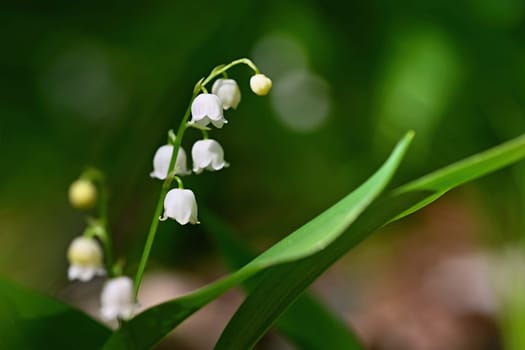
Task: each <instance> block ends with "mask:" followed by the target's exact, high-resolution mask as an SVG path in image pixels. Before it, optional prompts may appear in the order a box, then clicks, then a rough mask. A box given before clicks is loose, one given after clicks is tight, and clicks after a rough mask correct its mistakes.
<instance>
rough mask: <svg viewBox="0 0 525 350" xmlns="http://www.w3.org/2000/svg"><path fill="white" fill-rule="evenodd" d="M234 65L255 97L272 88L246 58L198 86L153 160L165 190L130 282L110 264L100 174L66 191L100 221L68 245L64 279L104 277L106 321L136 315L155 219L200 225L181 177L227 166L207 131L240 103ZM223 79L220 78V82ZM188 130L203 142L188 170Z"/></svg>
mask: <svg viewBox="0 0 525 350" xmlns="http://www.w3.org/2000/svg"><path fill="white" fill-rule="evenodd" d="M238 64H246V65H247V66H249V67H250V68H251V69H252V70H254V72H255V73H256V74H255V75H254V76H252V78H251V79H250V87H251V89H252V91H253V92H254V93H255V94H257V95H260V96H262V95H266V94H268V92H269V91H270V89H271V87H272V82H271V80H270V79H269V78H268V77H266V76H265V75H263V74H259V70H258V69H257V67H256V66H255V65H254V64H253V62H251V61H250V60H248V59H245V58H243V59H239V60H235V61H233V62H231V63H230V64H228V65H221V66H218V67H216V68H215V69H214V70H212V72H211V73H210V74H209V75H208V77H206V78H203V79H201V80H200V81H199V82H198V83H197V85H196V86H195V89H194V91H193V97H192V100H191V102H190V106H189V108H188V111H187V112H186V114H185V116H184V117H183V119H182V122H181V124H180V126H179V129H178V131H177V135H175V134H174V133H173V131H170V132H169V133H168V142H167V144H165V145H163V146H161V147H160V148H159V149H157V151H156V152H155V155H154V157H153V171H152V172H151V173H150V176H151V177H152V178H155V179H159V180H163V181H164V185H163V187H162V191H161V195H160V198H159V202H158V205H157V209H156V211H155V214H154V215H155V216H154V220H153V222H152V225H151V227H150V230H149V233H148V237H147V243H146V244H145V246H144V251H143V254H142V258H141V260H140V264H139V267H138V270H137V273H136V276H135V280H134V281H133V280H132V279H131V278H129V277H127V276H123V275H122V269H123V266H121V264H115V265H113V261H112V256H111V252H112V249H111V236H110V234H109V227H108V220H107V193H106V191H105V182H104V181H105V180H104V176H103V174H102V173H101V172H100V171H98V170H97V169H88V170H86V171H85V172H84V173H83V174H82V175H81V176H80V179H79V180H77V181H75V182H73V183H72V185H71V186H70V188H69V200H70V203H71V205H72V206H73V207H75V208H77V209H82V210H89V209H92V208H95V207H96V208H97V209H98V211H99V213H98V214H99V215H98V218H92V217H90V218H89V219H88V220H87V221H88V225H87V228H86V229H85V230H84V232H83V234H82V235H81V236H79V237H76V238H75V239H74V240H73V241H72V242H71V244H70V246H69V249H68V251H67V258H68V261H69V269H68V278H69V279H70V280H79V281H81V282H87V281H89V280H91V279H92V278H94V277H96V276H104V275H107V276H108V280H107V281H106V283H105V284H104V286H103V288H102V292H101V295H100V304H101V309H100V313H101V317H102V318H103V319H104V320H106V321H108V322H113V323H114V321H116V320H126V319H129V318H131V317H133V315H134V314H135V313H136V312H137V310H138V308H139V306H138V303H137V295H138V291H139V288H140V283H141V280H142V276H143V273H144V269H145V266H146V264H147V261H148V257H149V253H150V251H151V246H152V243H153V240H154V236H155V232H156V230H157V225H158V220H160V221H164V220H167V219H168V218H171V219H174V220H176V221H177V222H178V223H179V224H181V225H186V224H188V223H190V224H198V223H199V219H198V215H197V201H196V199H195V195H194V193H193V191H191V190H189V189H185V188H184V185H183V182H182V179H181V178H180V177H181V176H184V175H190V174H191V173H192V172H193V173H195V174H201V173H202V172H203V171H218V170H221V169H223V168H226V167H228V166H229V164H228V163H227V162H226V161H225V160H224V150H223V148H222V146H221V145H220V143H219V142H218V141H216V140H214V139H211V138H208V131H210V130H211V127H215V128H217V129H220V128H222V127H223V126H224V125H225V124H227V123H228V121H227V120H226V118H225V117H224V111H225V110H228V109H230V108H232V109H236V108H237V107H238V105H239V103H240V102H241V91H240V89H239V86H238V85H237V82H236V81H235V80H233V79H229V78H227V75H226V71H227V70H228V69H229V68H231V67H233V66H235V65H238ZM221 75H222V78H218V76H221ZM214 79H215V81H214V82H213V86H212V88H211V93H209V92H208V90H207V89H206V85H207V84H208V83H210V82H211V81H212V80H214ZM190 115H191V119H190ZM188 119H190V120H188ZM187 128H195V129H198V130H200V131H201V132H202V135H203V138H202V139H201V140H198V141H196V142H195V143H194V144H193V146H192V148H191V160H192V163H193V164H192V165H193V166H192V167H191V168H189V167H188V164H187V163H188V157H187V155H186V152H185V150H184V149H183V148H182V147H181V143H182V139H183V136H184V132H185V130H186V129H187ZM175 153H176V154H175ZM173 180H176V181H177V183H178V188H171V183H172V181H173ZM162 209H164V212H162ZM161 214H162V215H161Z"/></svg>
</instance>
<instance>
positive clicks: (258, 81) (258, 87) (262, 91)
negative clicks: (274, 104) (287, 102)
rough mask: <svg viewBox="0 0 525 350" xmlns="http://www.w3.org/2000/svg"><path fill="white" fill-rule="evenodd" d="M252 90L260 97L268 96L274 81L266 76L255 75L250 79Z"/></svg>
mask: <svg viewBox="0 0 525 350" xmlns="http://www.w3.org/2000/svg"><path fill="white" fill-rule="evenodd" d="M250 88H251V89H252V91H253V92H254V93H255V94H257V95H259V96H264V95H268V93H269V92H270V89H271V88H272V81H271V80H270V78H268V77H267V76H266V75H264V74H255V75H254V76H252V77H251V78H250Z"/></svg>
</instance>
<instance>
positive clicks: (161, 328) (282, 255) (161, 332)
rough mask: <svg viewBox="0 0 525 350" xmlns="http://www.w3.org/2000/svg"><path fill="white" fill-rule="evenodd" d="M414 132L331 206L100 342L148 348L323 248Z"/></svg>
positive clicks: (373, 193)
mask: <svg viewBox="0 0 525 350" xmlns="http://www.w3.org/2000/svg"><path fill="white" fill-rule="evenodd" d="M413 136H414V135H413V133H412V132H410V133H407V135H405V137H404V138H403V139H402V140H401V141H400V142H399V143H398V144H397V146H396V148H395V149H394V151H393V152H392V154H391V155H390V157H389V158H388V159H387V161H386V162H385V163H384V164H383V166H382V167H381V168H380V169H379V170H378V171H377V172H376V173H375V174H374V175H372V176H371V177H370V178H369V179H368V180H367V181H366V182H365V183H363V184H362V185H361V186H360V187H358V188H357V189H356V190H355V191H353V192H352V193H350V194H349V195H347V196H346V197H345V198H343V199H342V200H340V201H339V202H338V203H336V204H335V205H334V206H332V207H331V208H329V209H328V210H326V211H325V212H323V213H322V214H320V215H319V216H317V217H316V218H314V219H313V220H311V221H310V222H308V223H307V224H306V225H304V226H302V227H301V228H299V229H298V230H296V231H295V232H293V233H292V234H290V235H289V236H287V237H285V238H284V239H283V240H281V241H279V242H278V243H277V244H275V245H274V246H273V247H271V248H270V249H268V250H267V251H265V252H264V253H262V254H261V255H259V256H258V257H257V258H255V259H254V260H252V261H251V262H250V263H248V264H247V265H245V266H244V267H243V268H241V269H239V270H237V271H236V272H234V273H232V274H230V275H228V276H226V277H224V278H222V279H220V280H218V281H216V282H215V283H212V284H210V285H208V286H206V287H203V288H201V289H198V290H197V291H195V292H193V293H191V294H189V295H186V296H183V297H180V298H177V299H174V300H172V301H169V302H165V303H163V304H160V305H157V306H155V307H152V308H150V309H148V310H146V311H145V312H143V313H141V314H139V315H138V316H136V317H135V318H134V319H132V320H131V321H129V322H126V323H124V324H123V325H122V327H121V328H120V329H119V330H118V331H117V332H115V333H114V334H113V336H112V337H111V338H110V339H109V340H108V342H107V343H106V344H105V347H104V348H105V349H149V348H151V347H153V346H154V345H155V344H157V343H158V342H159V341H160V340H162V338H163V337H164V336H165V335H166V334H168V333H169V332H170V331H171V330H172V329H173V328H175V327H176V326H177V325H178V324H179V323H180V322H182V321H183V320H184V319H186V318H187V317H188V316H189V315H191V314H192V313H194V312H195V311H197V310H198V309H200V308H201V307H203V306H204V305H206V304H207V303H209V302H210V301H212V300H214V299H215V298H217V297H218V296H219V295H221V294H223V293H224V292H225V291H227V290H228V289H230V288H232V287H233V286H235V285H237V284H239V283H242V282H243V281H245V280H246V279H248V278H250V277H252V276H254V275H255V274H257V273H259V272H261V271H263V270H265V269H267V268H269V267H271V266H274V265H277V264H283V263H286V262H290V261H294V260H297V259H303V258H305V257H307V256H309V255H312V254H315V253H317V252H319V251H323V249H325V248H326V247H327V246H328V245H330V243H332V242H333V241H334V240H337V239H338V237H339V236H340V235H341V234H342V233H343V232H344V231H345V230H346V229H347V228H348V227H349V226H350V225H351V224H352V223H353V222H354V220H356V219H357V217H359V215H360V214H361V213H362V212H363V211H364V210H365V209H366V208H367V207H368V206H369V205H370V204H371V203H372V202H373V201H374V199H376V198H377V197H378V196H379V195H380V194H381V192H382V191H383V190H384V188H385V187H386V186H387V184H388V182H389V181H390V179H391V178H392V176H393V175H394V173H395V171H396V169H397V168H398V166H399V163H400V162H401V159H402V158H403V156H404V154H405V152H406V150H407V148H408V146H409V144H410V142H411V140H412V138H413ZM241 348H242V347H241Z"/></svg>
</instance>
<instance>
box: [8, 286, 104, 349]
mask: <svg viewBox="0 0 525 350" xmlns="http://www.w3.org/2000/svg"><path fill="white" fill-rule="evenodd" d="M110 334H111V331H110V330H109V329H107V328H106V327H105V326H103V325H101V324H100V323H98V322H96V321H95V320H94V319H92V318H90V317H89V316H88V315H86V314H84V313H83V312H81V311H79V310H76V309H73V308H72V307H70V306H68V305H66V304H62V303H61V302H59V301H57V300H54V299H51V298H49V297H46V296H44V295H40V294H38V293H36V292H34V291H31V290H29V289H26V288H22V287H19V286H16V285H14V284H12V283H10V282H7V281H5V280H3V279H0V349H85V350H91V349H98V348H100V347H101V346H102V345H103V344H104V342H105V341H106V339H107V338H108V337H109V336H110Z"/></svg>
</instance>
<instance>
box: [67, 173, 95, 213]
mask: <svg viewBox="0 0 525 350" xmlns="http://www.w3.org/2000/svg"><path fill="white" fill-rule="evenodd" d="M69 202H70V203H71V205H72V206H73V207H75V208H78V209H90V208H93V207H94V206H95V204H96V202H97V188H96V187H95V185H94V184H93V183H92V182H91V181H89V180H83V179H79V180H76V181H75V182H73V183H72V184H71V186H70V187H69Z"/></svg>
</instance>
